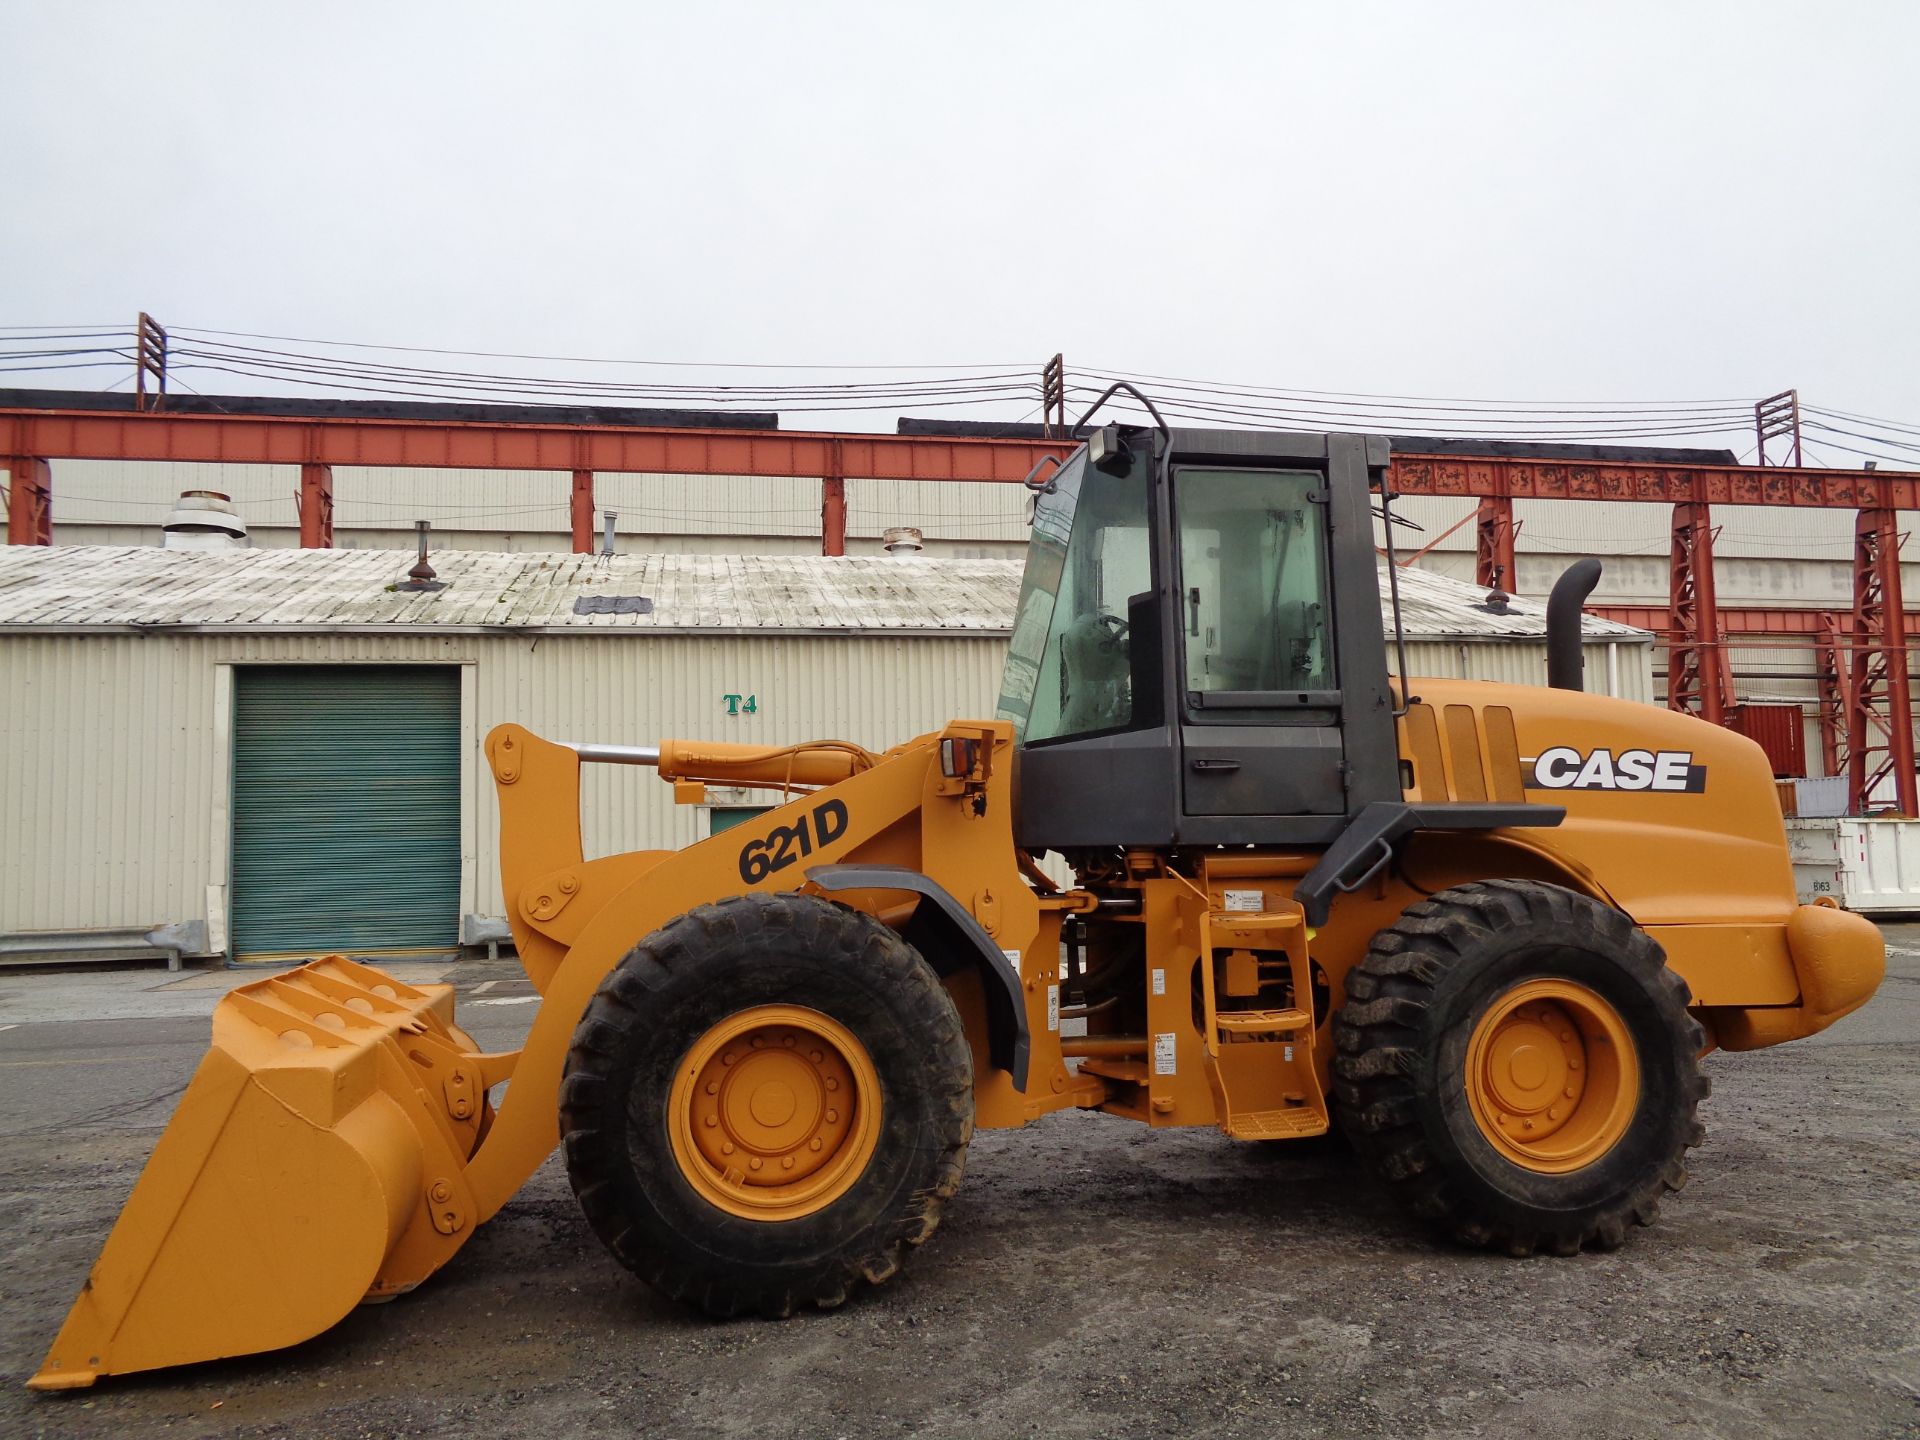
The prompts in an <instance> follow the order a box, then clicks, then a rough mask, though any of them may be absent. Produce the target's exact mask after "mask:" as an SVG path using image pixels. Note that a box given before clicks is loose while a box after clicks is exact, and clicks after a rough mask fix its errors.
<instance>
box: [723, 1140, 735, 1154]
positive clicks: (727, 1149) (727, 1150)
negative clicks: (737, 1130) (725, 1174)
mask: <svg viewBox="0 0 1920 1440" xmlns="http://www.w3.org/2000/svg"><path fill="white" fill-rule="evenodd" d="M720 1153H721V1154H722V1155H731V1154H732V1153H733V1142H732V1141H731V1140H729V1141H727V1142H726V1144H724V1145H722V1146H721V1147H720Z"/></svg>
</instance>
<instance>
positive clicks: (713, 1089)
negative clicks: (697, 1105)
mask: <svg viewBox="0 0 1920 1440" xmlns="http://www.w3.org/2000/svg"><path fill="white" fill-rule="evenodd" d="M719 1093H720V1082H719V1081H718V1080H709V1081H707V1094H709V1095H718V1094H719Z"/></svg>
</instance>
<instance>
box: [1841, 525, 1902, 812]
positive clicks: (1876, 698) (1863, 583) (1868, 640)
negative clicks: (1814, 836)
mask: <svg viewBox="0 0 1920 1440" xmlns="http://www.w3.org/2000/svg"><path fill="white" fill-rule="evenodd" d="M1896 518H1897V517H1896V515H1895V513H1894V512H1893V511H1892V510H1890V509H1872V510H1862V511H1861V512H1860V515H1859V518H1858V520H1856V521H1855V523H1854V541H1853V644H1854V650H1853V664H1852V666H1851V667H1850V668H1851V674H1850V677H1849V681H1848V693H1847V781H1848V785H1847V793H1848V798H1849V800H1850V801H1851V805H1850V808H1851V809H1852V811H1853V813H1854V814H1856V815H1857V814H1861V813H1863V812H1864V811H1865V809H1866V807H1867V806H1868V805H1869V804H1880V805H1885V804H1887V803H1888V802H1889V801H1891V802H1892V804H1893V806H1894V808H1895V809H1896V810H1898V811H1899V813H1900V814H1902V815H1908V816H1920V795H1916V793H1915V792H1916V789H1917V788H1920V786H1917V785H1916V780H1915V776H1914V769H1913V694H1912V691H1911V689H1910V688H1909V685H1908V677H1907V621H1906V611H1905V607H1904V602H1903V600H1902V597H1901V593H1900V538H1901V537H1900V532H1899V529H1898V527H1897V525H1896V523H1895V521H1896ZM1889 777H1890V778H1891V779H1892V781H1893V793H1892V794H1891V795H1888V794H1886V793H1885V792H1884V785H1883V782H1884V781H1886V780H1887V779H1888V778H1889ZM1876 792H1878V793H1876Z"/></svg>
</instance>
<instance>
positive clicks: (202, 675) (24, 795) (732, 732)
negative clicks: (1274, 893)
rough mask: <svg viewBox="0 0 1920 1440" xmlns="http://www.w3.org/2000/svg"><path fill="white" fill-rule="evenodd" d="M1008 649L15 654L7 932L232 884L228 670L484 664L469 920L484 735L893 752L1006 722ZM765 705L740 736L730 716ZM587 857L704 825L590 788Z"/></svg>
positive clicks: (82, 923)
mask: <svg viewBox="0 0 1920 1440" xmlns="http://www.w3.org/2000/svg"><path fill="white" fill-rule="evenodd" d="M1003 645H1004V642H1003V641H1001V640H999V639H997V638H978V639H966V638H951V639H949V638H938V639H905V638H902V639H866V638H841V637H833V638H823V637H812V638H806V637H790V638H785V639H763V638H721V637H705V636H659V637H646V638H635V639H632V640H627V639H624V638H623V639H619V640H608V639H605V638H601V637H579V638H576V637H573V636H542V637H538V638H525V639H521V638H509V637H501V638H493V637H477V636H476V637H447V638H444V639H443V638H436V637H431V636H404V637H403V636H396V637H391V638H387V637H380V636H345V635H342V636H320V635H289V636H284V637H275V636H241V635H231V636H162V635H150V636H101V637H97V638H95V637H85V638H81V637H68V636H21V637H10V638H0V693H4V694H5V695H6V696H7V700H8V703H7V705H6V706H5V707H4V710H0V746H3V747H4V753H3V754H0V833H4V834H5V835H6V836H7V837H8V844H7V847H6V854H5V856H4V862H3V863H0V931H17V930H41V929H45V930H64V929H82V928H88V927H98V926H122V925H150V924H155V923H160V922H166V921H177V920H192V919H196V918H200V917H203V916H206V915H207V914H208V909H209V902H208V897H207V887H208V886H209V885H215V884H219V883H221V882H222V880H223V878H224V877H223V870H224V866H225V858H224V853H225V837H224V835H222V834H219V833H216V832H217V831H218V830H219V829H220V828H221V826H220V822H219V820H218V819H217V816H218V815H224V805H225V801H226V790H227V786H228V784H229V779H228V775H227V774H226V772H225V770H224V768H223V756H224V754H225V751H224V749H223V746H224V744H225V743H226V741H225V738H224V737H225V730H226V726H225V723H224V721H223V719H222V717H221V716H220V715H219V713H218V711H219V705H218V703H217V697H216V691H217V689H218V686H217V680H216V675H217V670H218V667H219V666H220V665H222V664H245V663H259V662H266V663H273V662H279V663H302V664H315V663H320V664H325V663H340V662H378V661H397V662H408V663H412V664H421V663H444V664H462V663H465V664H471V665H472V666H473V667H474V670H473V683H472V685H471V687H470V689H469V693H470V694H471V695H472V706H471V713H470V714H469V715H467V716H466V717H464V734H463V742H464V743H465V744H466V746H467V747H468V752H467V753H468V758H469V761H470V763H469V764H468V766H467V778H466V780H465V782H464V784H465V801H466V806H465V808H466V817H467V818H466V821H465V825H464V830H465V835H466V849H467V852H468V853H467V858H466V860H465V862H464V863H465V866H466V870H467V874H466V885H465V887H464V888H466V889H467V890H468V891H469V892H470V900H469V901H468V903H467V907H466V908H468V909H471V910H473V911H476V912H477V913H480V914H488V915H499V914H501V913H503V906H502V903H501V898H500V882H499V875H498V868H497V860H496V854H495V851H494V848H493V837H494V832H495V829H496V827H497V824H498V819H497V813H496V810H495V806H494V798H493V783H492V780H491V778H490V777H489V776H488V774H487V771H486V767H485V765H484V763H483V762H482V761H480V759H479V756H478V745H479V742H480V740H481V739H482V738H483V737H484V736H485V734H486V732H487V730H488V729H489V728H491V727H492V726H493V725H495V724H498V723H500V722H501V721H504V720H517V721H520V722H521V723H523V724H526V725H529V726H531V727H532V728H533V729H534V730H536V731H538V732H540V733H542V734H546V735H551V736H554V737H555V738H558V739H569V740H602V741H612V742H624V743H629V744H646V743H651V742H652V741H654V740H657V739H660V738H663V737H675V736H680V737H691V738H711V739H719V740H740V741H748V742H761V743H768V744H785V743H790V742H792V741H797V740H806V739H811V738H817V737H826V736H832V737H837V738H844V739H848V740H854V741H858V742H860V743H862V744H865V745H869V746H874V747H880V746H884V745H888V744H892V743H895V742H897V741H900V740H903V739H907V738H909V737H911V736H913V735H916V734H920V733H922V732H924V731H927V730H931V729H935V728H937V727H938V726H940V725H942V724H944V723H945V722H946V721H947V720H950V719H953V718H956V717H961V716H988V715H991V714H992V713H993V706H994V700H995V697H996V696H997V694H998V691H999V674H1000V656H1001V652H1002V647H1003ZM730 693H731V694H738V695H743V696H744V695H753V696H754V697H755V699H756V709H755V713H753V714H751V715H745V714H742V715H738V716H734V717H729V716H728V714H727V713H726V712H727V707H726V704H725V702H724V699H723V697H724V696H725V695H727V694H730ZM582 789H583V796H582V808H583V810H584V811H585V839H586V845H587V850H588V853H589V854H590V855H602V854H610V853H613V852H616V851H621V850H629V849H637V848H658V847H678V846H682V845H686V844H690V843H691V842H692V841H693V840H694V839H695V838H696V830H695V825H696V816H695V812H694V811H693V810H691V809H688V808H683V807H676V806H674V805H673V803H672V791H671V788H670V787H668V786H666V785H663V784H661V783H660V782H659V781H658V780H657V779H656V778H655V777H654V776H653V774H652V772H650V771H645V770H633V769H628V768H626V767H621V766H592V767H589V768H588V770H587V771H586V775H585V780H584V783H583V786H582Z"/></svg>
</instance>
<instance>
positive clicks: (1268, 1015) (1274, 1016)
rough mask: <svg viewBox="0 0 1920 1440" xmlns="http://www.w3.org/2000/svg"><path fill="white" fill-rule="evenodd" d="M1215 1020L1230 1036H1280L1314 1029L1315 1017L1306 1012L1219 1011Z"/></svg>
mask: <svg viewBox="0 0 1920 1440" xmlns="http://www.w3.org/2000/svg"><path fill="white" fill-rule="evenodd" d="M1213 1020H1214V1024H1216V1025H1218V1026H1219V1027H1220V1029H1221V1030H1222V1031H1224V1032H1225V1033H1227V1034H1229V1035H1278V1034H1281V1033H1283V1032H1285V1031H1289V1030H1312V1029H1313V1016H1311V1015H1309V1014H1308V1013H1307V1012H1306V1011H1304V1010H1219V1011H1216V1012H1215V1013H1214V1017H1213Z"/></svg>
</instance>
